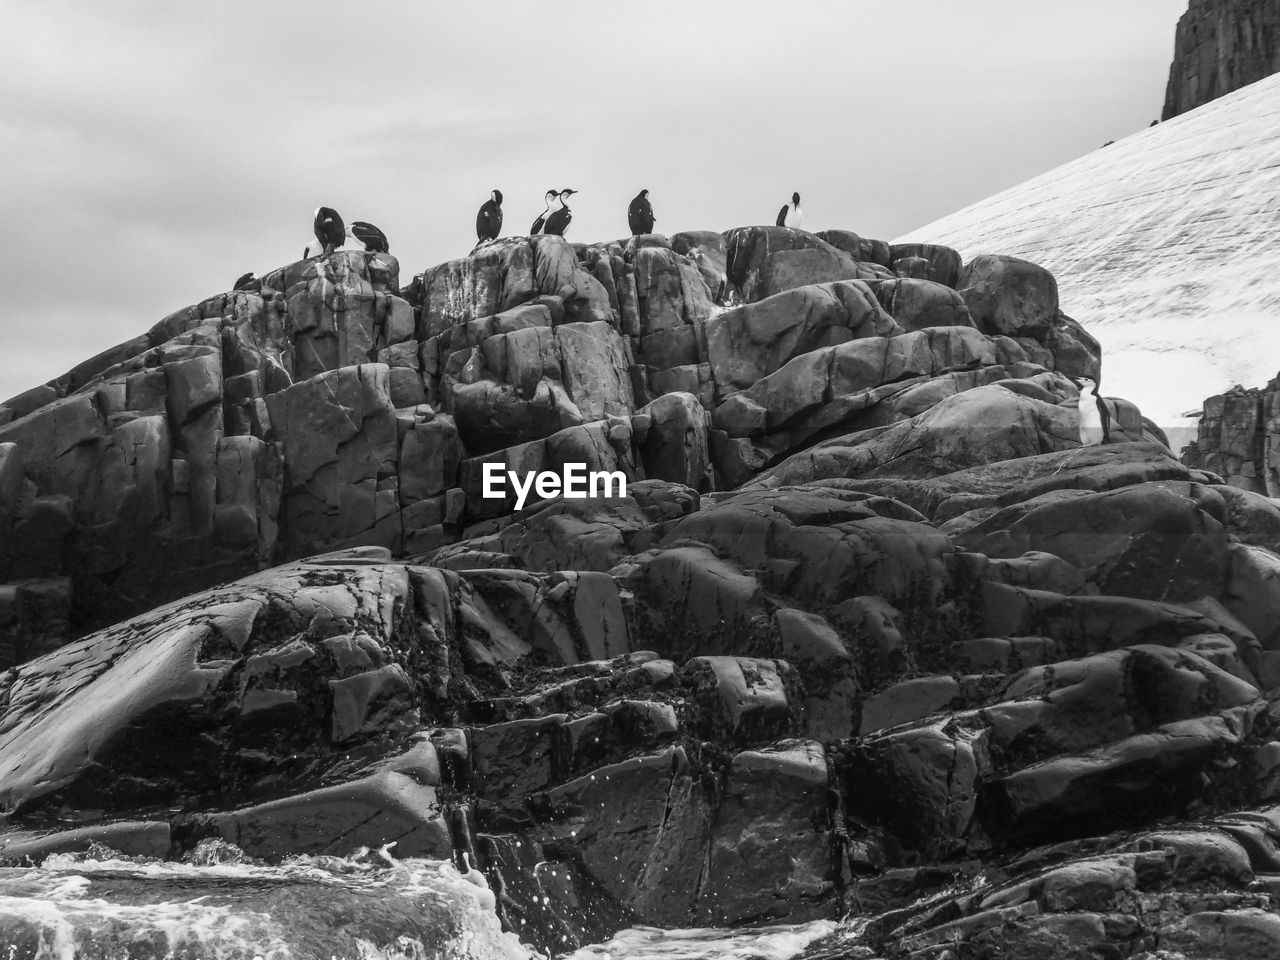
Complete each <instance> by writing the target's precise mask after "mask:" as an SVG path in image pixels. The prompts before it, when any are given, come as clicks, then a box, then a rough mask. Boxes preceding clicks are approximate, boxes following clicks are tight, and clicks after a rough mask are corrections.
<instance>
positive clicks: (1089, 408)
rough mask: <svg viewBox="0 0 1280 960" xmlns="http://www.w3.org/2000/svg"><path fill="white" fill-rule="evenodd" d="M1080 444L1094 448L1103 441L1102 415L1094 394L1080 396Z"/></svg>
mask: <svg viewBox="0 0 1280 960" xmlns="http://www.w3.org/2000/svg"><path fill="white" fill-rule="evenodd" d="M1079 410H1080V444H1081V446H1086V447H1088V446H1093V445H1095V444H1099V443H1101V442H1102V439H1103V430H1102V414H1101V413H1100V412H1099V410H1098V402H1097V399H1096V398H1095V397H1094V396H1093V394H1092V393H1082V394H1080V404H1079Z"/></svg>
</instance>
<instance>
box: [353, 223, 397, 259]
mask: <svg viewBox="0 0 1280 960" xmlns="http://www.w3.org/2000/svg"><path fill="white" fill-rule="evenodd" d="M347 236H349V237H352V238H354V239H355V240H357V241H359V242H360V243H361V244H362V245H363V246H364V248H365V250H367V251H369V252H370V253H390V252H391V246H390V244H388V243H387V235H386V234H385V233H383V232H382V231H381V230H379V229H378V228H377V227H375V226H374V225H373V224H372V223H365V222H364V221H363V220H352V221H351V229H349V230H348V231H347Z"/></svg>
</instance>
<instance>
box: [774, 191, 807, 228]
mask: <svg viewBox="0 0 1280 960" xmlns="http://www.w3.org/2000/svg"><path fill="white" fill-rule="evenodd" d="M778 226H780V227H803V226H804V213H803V212H802V211H801V209H800V194H798V193H793V194H792V195H791V202H790V203H784V204H783V205H782V209H781V210H779V211H778Z"/></svg>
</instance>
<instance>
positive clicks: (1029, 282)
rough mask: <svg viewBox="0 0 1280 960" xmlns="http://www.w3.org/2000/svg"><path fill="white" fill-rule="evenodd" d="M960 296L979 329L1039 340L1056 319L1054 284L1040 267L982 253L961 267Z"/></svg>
mask: <svg viewBox="0 0 1280 960" xmlns="http://www.w3.org/2000/svg"><path fill="white" fill-rule="evenodd" d="M958 282H959V289H960V295H961V296H962V297H964V301H965V304H966V305H967V306H968V307H969V314H970V315H971V316H972V317H973V321H974V323H975V324H976V325H977V327H978V329H979V330H982V331H983V332H984V333H989V334H1004V335H1006V336H1011V337H1019V336H1021V337H1031V338H1033V339H1035V340H1041V341H1043V340H1044V339H1046V338H1047V337H1048V336H1049V332H1050V330H1051V329H1052V328H1053V324H1054V322H1055V320H1056V318H1057V316H1058V284H1057V282H1056V281H1055V280H1054V279H1053V274H1051V273H1049V271H1048V270H1045V269H1044V268H1043V267H1040V266H1037V265H1036V264H1034V263H1028V262H1027V261H1026V260H1019V259H1018V258H1016V257H1003V256H993V255H991V254H982V255H980V256H977V257H974V258H973V259H972V260H970V261H969V262H968V263H966V264H965V265H964V270H963V271H962V272H961V273H960V278H959V281H958Z"/></svg>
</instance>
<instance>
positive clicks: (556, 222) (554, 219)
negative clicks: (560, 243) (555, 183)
mask: <svg viewBox="0 0 1280 960" xmlns="http://www.w3.org/2000/svg"><path fill="white" fill-rule="evenodd" d="M577 192H578V191H577V190H572V189H570V188H569V187H565V188H564V189H563V190H561V191H560V206H559V207H557V208H556V209H555V210H552V211H551V214H550V216H548V217H547V222H546V223H545V224H544V225H543V228H542V232H543V233H549V234H553V235H555V236H557V237H563V236H564V232H565V231H566V230H568V229H569V221H570V220H572V219H573V211H572V210H570V209H569V204H568V203H567V201H568V199H569V197H571V196H572V195H573V194H575V193H577Z"/></svg>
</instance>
